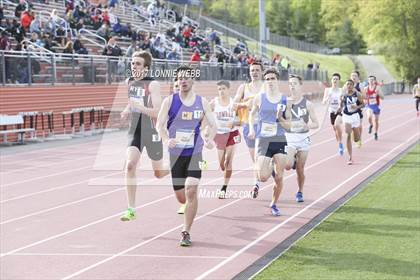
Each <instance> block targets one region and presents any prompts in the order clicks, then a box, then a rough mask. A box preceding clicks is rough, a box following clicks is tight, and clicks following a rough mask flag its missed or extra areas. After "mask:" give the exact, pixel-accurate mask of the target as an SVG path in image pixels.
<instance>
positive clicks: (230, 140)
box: [210, 81, 241, 199]
mask: <svg viewBox="0 0 420 280" xmlns="http://www.w3.org/2000/svg"><path fill="white" fill-rule="evenodd" d="M217 90H218V93H219V96H218V97H216V98H214V99H213V100H212V101H211V102H210V105H211V107H212V110H213V112H214V115H215V117H216V125H217V134H216V136H215V137H214V142H215V143H216V148H217V154H218V157H219V165H220V169H221V170H222V171H223V172H224V182H223V186H222V188H221V190H220V192H219V195H218V196H219V198H221V199H222V198H225V197H226V190H227V186H228V184H229V181H230V177H231V176H232V162H233V157H234V155H235V144H238V143H240V142H241V135H240V134H239V130H238V129H237V128H236V127H235V126H234V123H235V117H236V111H235V110H234V109H233V99H232V98H231V97H230V83H229V82H228V81H220V82H218V83H217Z"/></svg>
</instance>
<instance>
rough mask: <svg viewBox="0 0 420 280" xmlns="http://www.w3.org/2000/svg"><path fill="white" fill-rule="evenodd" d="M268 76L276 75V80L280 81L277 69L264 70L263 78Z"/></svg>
mask: <svg viewBox="0 0 420 280" xmlns="http://www.w3.org/2000/svg"><path fill="white" fill-rule="evenodd" d="M268 74H274V75H276V78H277V80H280V73H279V71H277V69H275V68H269V69H267V70H265V71H264V74H263V77H265V76H266V75H268Z"/></svg>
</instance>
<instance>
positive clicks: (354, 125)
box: [340, 80, 364, 165]
mask: <svg viewBox="0 0 420 280" xmlns="http://www.w3.org/2000/svg"><path fill="white" fill-rule="evenodd" d="M344 88H345V89H346V90H345V92H344V94H343V96H342V98H341V103H340V111H342V112H343V123H344V128H345V131H346V134H347V153H348V154H349V160H348V162H347V164H349V165H351V164H353V147H352V144H351V135H352V134H353V139H354V142H356V143H357V142H358V141H360V129H359V127H360V126H361V123H360V116H359V113H358V112H359V109H361V108H363V106H364V104H363V96H362V94H361V93H360V92H359V91H357V90H355V88H354V82H353V80H347V81H346V83H345V84H344Z"/></svg>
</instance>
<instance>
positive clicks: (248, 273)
mask: <svg viewBox="0 0 420 280" xmlns="http://www.w3.org/2000/svg"><path fill="white" fill-rule="evenodd" d="M418 144H420V141H419V140H417V141H415V142H413V143H412V144H411V145H409V146H408V147H407V148H405V149H404V150H403V151H401V152H400V153H398V154H397V155H396V156H395V157H394V158H392V159H391V160H390V161H389V162H387V163H386V164H385V165H384V166H382V167H381V168H379V169H378V170H377V171H376V172H374V173H373V174H371V175H370V176H369V177H367V178H366V179H364V180H363V181H362V182H361V183H359V184H358V185H356V186H355V187H354V188H353V189H351V190H350V191H349V192H347V193H346V194H345V195H344V196H342V197H341V198H340V199H338V200H337V201H336V202H334V203H333V204H331V205H330V206H329V207H327V208H326V209H325V210H323V211H322V212H321V213H319V214H318V215H317V216H315V217H314V218H312V219H311V220H310V221H309V222H308V223H307V224H305V225H304V226H302V227H301V228H299V229H298V230H297V231H296V232H295V233H293V234H292V235H291V236H289V237H288V238H286V239H285V240H284V241H282V242H281V243H279V244H278V245H277V246H276V247H274V248H273V249H271V250H270V251H269V252H268V253H266V254H265V255H264V256H262V257H261V258H259V259H258V260H256V261H255V262H254V263H253V264H251V265H250V266H248V267H247V268H245V269H244V270H243V271H241V272H240V273H238V274H237V275H235V276H234V277H233V278H232V280H243V279H253V278H254V277H255V276H257V274H259V273H260V272H262V271H263V270H264V269H266V268H267V267H268V266H269V265H270V264H271V263H273V262H274V261H275V260H277V259H278V258H280V257H281V256H282V255H283V254H284V253H286V252H287V251H288V250H289V249H290V248H291V247H292V246H293V245H294V244H295V243H296V242H297V241H299V240H300V239H302V238H303V237H305V236H306V235H307V234H309V233H310V232H311V231H312V230H314V229H315V228H316V227H317V226H318V225H320V224H321V223H322V222H323V221H324V220H326V219H327V218H328V217H329V216H330V215H332V214H333V213H334V212H336V211H337V210H338V209H340V208H341V207H342V206H343V205H344V204H346V203H347V202H348V201H349V200H351V199H352V198H353V197H355V196H356V195H357V194H359V193H360V192H361V191H362V190H364V189H365V188H366V186H367V185H368V184H369V182H371V181H372V180H373V179H375V178H377V177H378V176H380V175H382V174H383V173H384V172H385V171H387V170H388V169H389V168H390V167H392V166H393V165H394V164H395V163H396V162H397V161H398V160H400V159H401V158H402V157H403V156H405V155H406V154H408V153H409V152H410V151H411V150H412V149H413V148H414V147H415V146H416V145H418Z"/></svg>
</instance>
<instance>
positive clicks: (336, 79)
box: [322, 73, 344, 155]
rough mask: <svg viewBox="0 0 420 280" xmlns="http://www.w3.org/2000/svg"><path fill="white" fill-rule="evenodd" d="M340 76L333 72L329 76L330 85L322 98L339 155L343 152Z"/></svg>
mask: <svg viewBox="0 0 420 280" xmlns="http://www.w3.org/2000/svg"><path fill="white" fill-rule="evenodd" d="M340 79H341V76H340V74H338V73H334V74H333V75H332V78H331V87H329V88H326V89H325V91H324V98H323V100H322V103H323V104H327V103H328V104H329V105H328V113H329V114H330V121H331V125H332V127H333V129H334V133H335V139H336V140H337V142H338V153H339V154H340V155H343V154H344V145H343V140H342V135H343V131H342V128H341V127H342V124H343V122H342V119H341V117H342V113H341V111H339V109H340V102H341V96H342V95H343V90H342V89H341V88H340V87H339V84H340Z"/></svg>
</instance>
